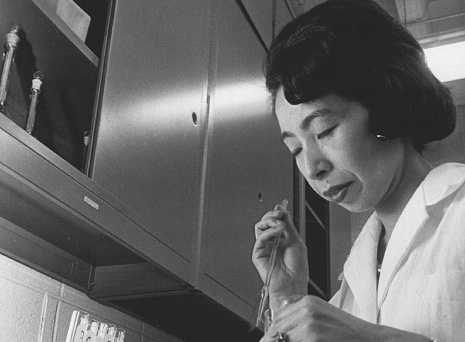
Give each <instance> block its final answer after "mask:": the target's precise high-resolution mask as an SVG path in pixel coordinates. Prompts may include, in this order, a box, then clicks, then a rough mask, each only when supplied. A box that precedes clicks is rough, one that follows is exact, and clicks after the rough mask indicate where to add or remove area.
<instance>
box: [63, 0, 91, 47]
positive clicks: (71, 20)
mask: <svg viewBox="0 0 465 342" xmlns="http://www.w3.org/2000/svg"><path fill="white" fill-rule="evenodd" d="M57 14H58V16H59V17H60V18H61V19H62V20H63V21H64V22H65V23H66V24H67V25H68V26H69V28H70V29H71V30H72V31H73V32H74V33H75V34H76V35H77V36H78V37H79V38H80V39H81V40H82V41H83V42H84V41H85V40H86V37H87V31H88V29H89V25H90V16H89V15H88V14H87V13H86V12H84V10H83V9H82V8H81V7H79V6H78V5H76V3H75V2H74V1H73V0H58V4H57Z"/></svg>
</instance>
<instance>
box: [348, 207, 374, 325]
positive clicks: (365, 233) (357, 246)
mask: <svg viewBox="0 0 465 342" xmlns="http://www.w3.org/2000/svg"><path fill="white" fill-rule="evenodd" d="M380 232H381V223H380V222H379V220H378V219H377V217H376V215H375V214H373V215H372V216H371V217H370V218H369V219H368V221H367V223H366V224H365V226H364V228H363V230H362V232H361V233H360V236H359V237H358V238H357V240H356V241H355V243H354V246H353V248H352V250H351V252H350V255H349V257H348V259H347V261H346V263H345V265H344V278H345V280H346V282H347V285H348V286H349V288H350V290H351V292H352V294H353V296H354V301H355V302H356V304H357V306H358V307H359V309H360V313H359V314H358V315H357V316H359V317H360V318H362V319H364V320H366V321H369V322H372V323H376V319H377V312H376V281H377V279H376V277H377V275H376V267H377V264H376V253H377V248H378V241H379V235H380Z"/></svg>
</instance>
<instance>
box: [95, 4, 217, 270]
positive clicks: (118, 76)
mask: <svg viewBox="0 0 465 342" xmlns="http://www.w3.org/2000/svg"><path fill="white" fill-rule="evenodd" d="M208 18H209V6H208V1H207V0H196V1H172V0H165V1H152V0H141V1H137V2H134V1H131V0H118V1H117V3H116V10H115V16H114V29H113V34H112V37H111V43H110V47H109V55H108V61H107V68H106V77H105V79H104V85H105V89H104V92H103V99H102V105H101V114H100V122H99V126H98V130H97V140H96V145H95V154H94V160H93V168H92V178H93V179H94V180H95V181H96V182H97V183H99V184H101V185H102V186H103V187H104V188H106V189H107V190H108V191H110V192H111V193H112V194H114V195H115V196H116V197H117V198H118V199H120V200H121V201H122V202H124V203H125V204H126V205H127V206H128V207H130V208H131V209H132V210H134V212H136V213H137V217H136V220H137V221H138V223H139V224H140V225H141V226H142V227H144V228H145V229H146V230H147V231H149V232H150V233H151V234H153V235H154V236H155V237H157V238H158V239H160V240H161V241H162V242H163V243H165V244H166V245H167V246H168V247H169V248H171V249H173V250H174V251H176V253H178V254H179V255H180V257H182V258H183V259H184V260H185V261H186V262H190V261H191V259H192V248H193V246H192V242H193V237H194V233H195V232H196V230H197V221H198V215H199V201H200V179H201V166H202V151H203V149H202V145H201V140H202V137H203V134H202V127H203V117H204V115H203V112H204V110H205V105H204V104H205V103H206V95H205V94H206V87H207V74H208V54H209V51H208V46H209V29H210V23H209V19H208ZM161 262H163V261H161Z"/></svg>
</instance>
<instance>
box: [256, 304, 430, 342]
mask: <svg viewBox="0 0 465 342" xmlns="http://www.w3.org/2000/svg"><path fill="white" fill-rule="evenodd" d="M279 333H283V334H284V335H285V336H286V341H290V342H304V341H305V342H314V341H360V342H363V341H366V342H369V341H380V342H381V341H386V342H388V341H397V342H401V341H405V342H407V341H408V342H429V341H431V340H430V339H429V338H427V337H425V336H421V335H418V334H414V333H411V332H407V331H402V330H398V329H394V328H391V327H387V326H383V325H378V324H373V323H369V322H367V321H364V320H362V319H360V318H357V317H355V316H353V315H351V314H349V313H347V312H345V311H343V310H341V309H338V308H336V307H335V306H333V305H331V304H329V303H327V302H325V301H324V300H322V299H320V298H318V297H314V296H305V297H303V298H302V299H300V300H299V301H297V302H295V303H292V304H289V305H287V306H285V307H284V308H282V309H281V310H280V311H279V312H278V313H277V315H276V316H275V318H274V319H273V323H272V325H271V326H270V329H269V330H268V332H267V334H266V335H265V336H264V337H263V339H262V340H261V342H271V341H273V342H275V341H276V340H277V336H278V334H279Z"/></svg>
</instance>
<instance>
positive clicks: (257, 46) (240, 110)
mask: <svg viewBox="0 0 465 342" xmlns="http://www.w3.org/2000/svg"><path fill="white" fill-rule="evenodd" d="M216 12H217V15H218V18H217V28H216V31H217V37H216V43H217V49H218V50H217V53H216V56H217V61H216V77H215V79H214V80H213V81H212V83H213V84H214V89H213V91H212V94H211V103H210V119H209V127H208V130H209V144H208V146H209V149H208V157H207V160H208V169H207V189H206V206H207V207H206V210H205V215H206V216H205V225H206V227H205V234H204V236H203V238H204V248H203V250H202V256H203V262H202V263H201V265H202V273H203V278H202V279H201V282H202V289H203V290H204V291H206V292H209V294H210V295H211V296H212V297H214V298H215V299H217V300H218V301H219V302H221V303H223V304H225V305H226V306H228V307H230V308H231V309H233V310H235V311H236V312H237V313H239V314H241V315H242V316H243V317H246V318H247V319H252V316H253V313H254V312H255V308H254V307H256V306H257V305H258V302H259V300H260V289H261V287H262V282H261V280H260V278H259V276H258V274H257V272H256V271H255V268H254V266H253V264H252V261H251V253H252V247H253V244H254V240H255V236H254V224H255V223H256V222H257V221H258V220H260V218H261V216H262V215H263V214H264V213H265V212H266V211H268V210H271V209H272V208H273V206H274V205H275V204H277V203H280V202H281V201H282V200H283V199H284V198H286V199H288V200H289V203H290V209H291V210H292V199H293V198H292V194H293V192H292V184H293V177H292V158H291V156H290V154H289V153H288V152H287V151H286V149H285V147H284V144H282V143H281V139H280V133H279V128H278V124H277V122H276V119H275V118H274V117H273V115H272V111H271V104H270V103H269V97H268V93H267V91H266V89H265V81H264V76H263V72H262V64H263V59H264V57H265V49H264V47H263V45H262V44H261V43H260V40H259V39H258V37H257V36H256V35H255V33H254V31H253V30H252V28H251V27H250V25H249V24H248V22H247V20H246V18H245V16H244V14H243V13H242V12H241V9H240V7H239V6H238V5H237V3H236V2H235V1H230V0H229V1H221V2H220V5H219V9H218V10H217V11H216ZM270 20H271V18H270Z"/></svg>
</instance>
